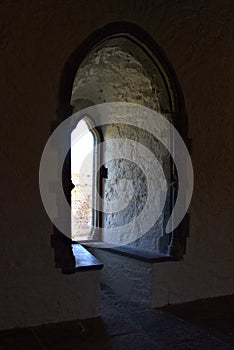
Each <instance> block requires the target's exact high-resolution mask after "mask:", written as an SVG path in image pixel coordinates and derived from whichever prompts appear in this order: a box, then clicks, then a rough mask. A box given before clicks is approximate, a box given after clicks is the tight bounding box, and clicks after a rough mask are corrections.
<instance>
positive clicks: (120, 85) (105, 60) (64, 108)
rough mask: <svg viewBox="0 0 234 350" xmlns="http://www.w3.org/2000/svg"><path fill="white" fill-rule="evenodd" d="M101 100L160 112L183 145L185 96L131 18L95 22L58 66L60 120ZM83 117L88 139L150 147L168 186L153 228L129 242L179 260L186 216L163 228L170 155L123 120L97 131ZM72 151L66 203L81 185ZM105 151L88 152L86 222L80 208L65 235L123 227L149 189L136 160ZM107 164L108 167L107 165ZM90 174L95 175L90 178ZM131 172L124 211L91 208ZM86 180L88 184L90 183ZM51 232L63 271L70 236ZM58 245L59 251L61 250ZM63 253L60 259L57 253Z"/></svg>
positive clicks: (172, 175)
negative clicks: (131, 193) (129, 194)
mask: <svg viewBox="0 0 234 350" xmlns="http://www.w3.org/2000/svg"><path fill="white" fill-rule="evenodd" d="M106 102H131V103H135V104H140V105H142V106H146V107H148V108H151V109H153V110H155V111H158V112H160V113H161V114H162V115H164V116H165V118H167V119H168V120H169V121H170V122H172V123H173V124H174V125H175V127H176V128H177V130H178V131H179V133H180V135H181V136H182V137H183V139H184V141H185V143H186V144H187V146H189V140H188V138H187V127H188V126H187V116H186V113H185V107H184V99H183V95H182V92H181V89H180V86H179V84H178V81H177V79H176V76H175V73H174V71H173V69H172V68H171V66H170V64H169V63H168V61H167V59H166V57H165V55H164V53H163V52H162V51H161V49H160V48H159V47H158V46H157V44H156V43H155V42H154V40H153V39H152V38H151V37H150V36H149V35H148V34H147V33H146V32H144V31H143V30H142V29H141V28H140V27H138V26H137V25H135V24H132V23H125V22H123V23H112V24H109V25H107V26H105V27H103V28H101V29H100V30H98V31H97V32H95V33H93V34H92V35H91V36H90V37H88V38H87V39H86V40H85V41H84V43H83V44H82V45H81V47H80V48H79V49H78V50H77V51H75V52H74V53H73V54H72V56H71V57H70V59H69V61H68V62H67V64H66V66H65V67H64V71H63V74H62V79H61V85H60V100H59V109H58V120H59V121H61V119H65V118H67V117H69V116H70V115H71V114H72V113H74V112H76V111H80V110H82V109H84V108H86V107H89V106H92V105H96V104H100V103H106ZM83 122H84V124H86V128H87V127H88V128H89V130H90V131H89V133H90V135H92V138H93V141H92V142H93V143H95V142H99V141H100V140H101V141H106V140H110V139H111V138H119V137H126V138H129V139H132V140H134V141H136V142H139V143H142V144H143V145H145V146H146V147H148V148H149V149H150V150H151V151H153V152H154V154H155V157H156V158H157V159H158V160H159V163H160V165H161V166H162V168H163V171H164V174H165V178H166V181H167V184H168V191H167V195H166V198H167V199H166V204H165V207H164V210H163V212H162V215H161V216H160V218H159V219H158V220H157V222H156V223H155V225H154V226H153V227H152V228H151V230H149V232H146V234H145V235H144V236H143V237H141V238H140V239H138V240H136V241H134V242H131V243H130V245H129V246H130V248H131V247H132V248H134V249H143V250H144V249H146V250H151V251H154V252H158V253H160V254H165V256H166V257H167V258H168V257H169V258H172V259H174V260H180V259H182V258H183V255H184V254H185V248H186V237H187V236H188V224H189V220H188V218H189V216H188V214H187V215H186V216H185V218H184V220H183V221H182V222H181V224H180V225H179V227H178V228H177V229H176V230H175V231H173V232H172V233H171V234H169V235H168V234H166V233H165V227H166V223H167V220H168V218H169V217H170V214H171V212H172V209H173V207H174V204H175V201H176V196H177V191H178V180H177V174H176V168H175V166H174V164H173V162H172V158H171V156H170V154H169V153H168V152H167V150H165V148H164V147H163V146H162V144H161V143H160V142H159V141H158V140H156V139H154V138H152V137H151V136H150V135H149V133H147V132H142V131H141V130H138V129H137V128H135V129H134V127H131V128H126V127H124V126H123V125H121V124H120V125H117V124H116V125H106V126H102V127H100V126H99V127H98V130H96V129H95V128H93V127H92V125H91V124H92V123H91V124H90V121H89V120H88V119H87V118H84V120H83ZM81 125H82V123H81V122H80V124H79V123H78V125H77V127H78V129H79V127H80V126H81ZM76 129H77V128H76ZM90 140H91V138H90ZM90 144H91V141H90ZM172 148H173V145H172ZM75 149H76V147H75V148H73V147H72V151H71V153H72V154H71V159H70V163H69V160H68V162H67V164H68V165H67V166H65V171H64V174H65V175H64V178H65V180H64V183H65V184H68V185H66V186H67V187H66V188H67V189H65V188H64V192H65V193H66V194H67V198H68V201H69V198H70V199H71V201H72V202H73V199H74V198H75V197H76V195H74V193H76V192H75V191H76V190H77V189H79V187H80V188H81V185H82V184H81V183H80V184H79V180H78V178H76V175H74V176H71V175H72V174H71V173H72V172H73V169H74V172H75V173H76V171H75V167H76V166H75V165H74V164H71V163H74V162H75V163H76V160H74V159H75V158H74V157H75V156H74V157H73V154H75V153H77V157H78V154H79V151H78V149H79V147H78V146H77V152H76V151H75ZM111 152H112V150H111V149H105V150H104V152H103V154H101V155H97V154H96V155H94V157H93V160H91V158H92V156H91V158H90V164H91V165H89V168H87V171H85V173H86V175H85V176H86V178H87V177H88V174H89V175H90V177H89V182H86V183H87V184H88V183H89V185H87V187H86V188H87V189H88V188H89V195H88V196H87V197H89V199H87V198H86V203H87V202H88V203H89V206H88V208H89V209H88V210H87V215H86V216H85V217H86V219H84V221H85V220H86V221H85V222H86V227H87V231H86V229H85V230H83V231H82V229H81V225H82V224H84V221H83V223H82V220H78V217H79V215H80V216H81V213H82V211H79V210H78V213H77V215H78V216H77V217H76V218H74V219H71V224H72V229H71V231H72V237H71V238H73V239H75V240H79V241H85V242H88V241H103V240H105V237H104V236H101V232H102V229H101V230H97V232H99V234H100V235H99V236H98V237H97V236H96V230H95V229H92V228H91V227H90V223H91V222H92V223H93V225H92V226H93V227H94V228H95V227H98V228H104V227H110V228H111V227H115V226H118V225H122V224H124V223H127V222H128V221H129V220H131V219H132V218H133V217H134V215H138V214H139V212H140V211H141V210H142V208H143V206H144V202H145V199H146V195H147V191H145V188H146V187H145V177H144V174H143V173H142V172H141V171H140V169H139V168H138V167H137V166H135V165H134V164H131V162H129V161H126V159H118V160H116V159H113V160H111V161H109V160H108V161H105V160H106V159H110V155H111ZM91 154H92V151H91ZM98 157H99V158H101V159H102V164H104V166H105V167H104V172H102V171H99V170H100V169H99V163H98V162H99V159H98ZM73 158H74V159H73ZM77 164H78V163H77ZM91 168H92V169H91ZM105 168H107V171H106V169H105ZM91 174H93V175H92V176H91ZM107 174H108V177H107V176H106V175H107ZM129 176H130V178H131V179H132V180H133V185H134V186H133V187H134V191H135V192H134V196H133V198H132V201H131V202H130V203H129V205H128V207H127V208H126V209H125V211H124V212H123V211H122V212H117V213H112V214H110V213H101V212H100V211H98V210H101V208H100V206H98V205H97V206H96V208H97V209H98V210H97V212H94V210H93V209H92V210H91V209H90V204H91V202H92V201H97V198H96V197H95V193H99V194H100V196H101V198H102V200H103V201H104V202H105V201H106V202H107V201H108V200H116V199H118V198H115V195H116V193H117V192H118V191H115V190H114V185H115V184H116V183H118V182H119V183H121V181H122V180H126V179H127V177H129ZM71 177H72V178H73V182H75V186H76V188H75V190H73V192H72V194H71V188H72V186H71V184H69V181H70V179H71ZM66 179H67V180H66ZM91 182H92V186H91V187H90V183H91ZM73 186H74V185H73ZM143 192H144V193H143ZM90 196H92V199H90ZM74 202H75V199H74ZM75 205H76V204H72V206H73V208H74V209H76V207H75ZM102 205H103V203H102ZM104 206H105V203H104ZM93 207H95V206H93ZM72 220H73V221H72ZM79 222H80V223H79ZM79 225H80V226H79ZM55 233H56V235H57V236H58V240H59V241H60V242H62V243H56V244H57V245H58V250H56V252H55V253H56V260H57V261H58V265H60V266H68V267H66V270H69V269H70V267H69V266H70V265H72V266H73V264H74V256H73V254H72V249H71V244H72V241H69V240H68V239H67V238H66V237H62V236H61V235H60V234H59V233H57V231H56V228H55ZM57 236H56V237H57ZM77 238H78V239H77ZM83 238H84V239H83ZM61 244H62V246H63V247H64V249H61ZM64 256H65V258H62V257H64ZM68 256H69V259H68ZM60 260H61V261H64V262H61V261H60Z"/></svg>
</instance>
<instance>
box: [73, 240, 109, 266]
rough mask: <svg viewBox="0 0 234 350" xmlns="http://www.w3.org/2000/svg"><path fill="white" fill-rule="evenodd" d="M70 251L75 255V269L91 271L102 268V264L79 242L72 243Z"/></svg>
mask: <svg viewBox="0 0 234 350" xmlns="http://www.w3.org/2000/svg"><path fill="white" fill-rule="evenodd" d="M72 251H73V255H74V257H75V271H93V270H101V269H102V268H103V264H102V263H101V262H100V261H99V260H98V259H96V258H95V257H94V256H93V255H92V254H91V253H90V252H89V251H88V250H87V249H85V248H84V247H83V246H82V245H81V244H79V243H74V244H72Z"/></svg>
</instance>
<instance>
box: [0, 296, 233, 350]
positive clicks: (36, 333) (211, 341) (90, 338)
mask: <svg viewBox="0 0 234 350" xmlns="http://www.w3.org/2000/svg"><path fill="white" fill-rule="evenodd" d="M233 308H234V296H231V297H222V298H215V299H208V300H203V301H198V302H193V303H188V304H182V305H175V306H168V307H166V308H163V309H160V310H151V309H147V308H144V307H141V306H139V305H136V304H133V303H130V302H128V301H126V300H124V299H123V298H121V297H119V296H117V295H116V294H114V293H113V292H112V291H111V290H108V289H103V290H102V308H101V317H100V318H96V319H90V320H85V321H72V322H66V323H60V324H57V325H47V326H40V327H32V328H27V329H19V330H10V331H2V332H0V350H13V349H14V350H29V349H30V350H48V349H51V350H55V349H57V350H111V349H113V350H125V349H127V350H132V349H133V350H172V349H173V350H189V349H190V350H192V349H194V350H231V349H234V337H233V324H234V322H233V321H234V320H233Z"/></svg>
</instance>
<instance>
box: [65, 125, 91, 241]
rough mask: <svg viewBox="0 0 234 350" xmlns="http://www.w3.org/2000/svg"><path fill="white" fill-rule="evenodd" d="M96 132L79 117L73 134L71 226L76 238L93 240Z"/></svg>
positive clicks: (76, 239)
mask: <svg viewBox="0 0 234 350" xmlns="http://www.w3.org/2000/svg"><path fill="white" fill-rule="evenodd" d="M95 141H96V140H95V134H94V133H92V132H91V131H90V128H89V124H88V123H87V121H86V120H85V118H84V119H82V120H80V121H79V122H78V124H77V126H76V128H75V129H74V130H73V131H72V134H71V176H72V183H73V185H74V186H75V187H74V188H73V190H72V192H71V214H72V215H71V221H72V222H71V229H72V239H73V240H75V241H80V242H81V241H87V240H92V239H93V237H94V230H93V224H94V222H95V219H96V218H95V211H94V210H93V202H94V201H95V164H96V162H95V153H94V146H95Z"/></svg>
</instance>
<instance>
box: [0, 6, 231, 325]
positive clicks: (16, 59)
mask: <svg viewBox="0 0 234 350" xmlns="http://www.w3.org/2000/svg"><path fill="white" fill-rule="evenodd" d="M232 10H233V8H232V1H228V0H225V1H217V0H216V1H207V2H204V1H196V2H194V1H185V0H183V1H104V0H100V1H91V0H88V1H75V0H74V1H73V0H71V1H54V0H50V1H45V2H43V1H41V2H37V1H29V0H28V1H3V2H2V3H1V26H0V38H1V46H0V50H1V51H0V57H1V58H0V59H1V72H0V74H1V78H0V84H1V86H0V91H1V94H2V99H1V104H0V110H1V123H2V127H1V169H2V173H1V185H2V191H1V203H2V206H1V256H0V259H1V281H2V282H1V288H2V291H1V297H0V298H1V301H0V305H1V310H3V311H1V314H2V315H3V316H2V320H1V322H2V323H1V328H7V327H13V326H16V325H18V326H23V325H28V324H37V323H42V322H45V323H47V322H50V321H56V320H57V321H59V320H63V319H72V318H76V317H80V316H81V317H88V316H93V315H95V314H97V309H96V307H97V304H98V301H97V300H98V296H97V295H94V298H93V297H92V296H91V295H90V299H88V300H89V301H88V303H87V302H86V303H85V302H84V296H83V295H84V293H86V292H87V290H86V289H87V288H86V286H88V284H89V283H91V282H90V280H91V279H90V276H91V275H82V276H81V275H79V276H78V274H76V275H74V276H70V278H69V279H67V277H64V276H63V275H62V274H61V273H60V271H58V270H56V269H55V268H54V262H53V250H52V249H51V248H50V242H49V241H50V234H51V233H52V225H51V223H50V221H49V219H48V217H47V216H46V213H45V211H44V208H43V205H42V203H41V199H40V194H39V188H38V168H39V163H40V157H41V153H42V150H43V147H44V145H45V143H46V141H47V138H48V137H49V134H50V127H51V121H53V120H55V119H56V109H57V107H58V93H59V81H60V77H61V72H62V69H63V67H64V65H65V63H66V62H67V60H68V57H69V56H70V55H71V54H72V52H73V51H74V50H76V49H77V47H79V45H80V44H81V43H82V41H83V40H84V39H85V38H86V37H87V36H88V35H89V34H91V33H92V32H93V31H95V30H96V29H98V28H100V27H102V26H104V25H105V24H107V23H110V22H114V21H129V22H134V23H136V24H138V25H139V26H141V27H142V28H143V29H144V30H145V31H146V32H148V34H150V35H151V36H152V37H153V38H154V40H155V41H156V42H157V44H158V45H159V46H160V47H161V48H162V49H163V50H164V52H165V54H166V56H167V57H168V59H169V61H170V62H171V64H172V66H173V68H174V70H175V72H176V74H177V77H178V80H179V82H180V85H181V87H182V90H183V93H184V97H185V104H186V109H187V113H188V119H189V136H190V137H191V138H192V145H193V152H192V161H193V166H194V173H195V188H194V195H193V200H192V203H191V208H190V214H191V229H190V239H189V243H188V250H187V256H188V257H189V258H190V259H191V260H190V261H191V264H190V265H191V274H192V273H193V270H195V269H196V263H194V265H193V261H202V263H204V270H203V271H202V273H201V276H202V277H201V278H202V279H203V280H202V283H205V281H206V276H208V275H209V276H212V281H213V284H214V286H215V291H214V292H213V294H215V295H219V294H230V293H232V292H233V280H232V268H233V260H232V256H233V235H232V228H233V226H232V225H231V219H230V218H231V214H232V211H231V198H232V197H233V193H231V182H232V172H231V160H232V147H231V140H232V138H231V136H232V135H231V132H232V131H231V123H232V114H231V112H232V111H233V97H232V96H233V93H232V92H233V91H232V90H233V86H232V85H231V82H232V80H233V79H232V74H233V70H232V57H233V50H232V34H233V33H232V28H233V26H232V21H233V19H232ZM200 268H202V266H200ZM188 271H189V269H188ZM204 271H205V272H204ZM179 273H180V272H179ZM181 273H183V272H181ZM181 276H182V277H181V278H182V279H184V278H185V279H186V278H187V277H186V276H187V275H185V276H183V275H181ZM97 278H98V277H97V275H94V279H96V280H97ZM197 283H198V284H199V283H200V281H199V276H198V281H197ZM198 287H199V286H198ZM93 290H94V289H93ZM212 290H213V289H212V287H211V288H210V289H209V292H207V294H209V295H207V296H212ZM92 293H94V291H93V292H92ZM94 294H95V293H94ZM200 294H201V293H200ZM200 294H199V296H200ZM86 295H87V294H86ZM187 298H189V296H188V297H187ZM191 298H192V297H191ZM180 301H181V302H182V301H183V300H180ZM87 304H89V305H87ZM81 305H82V306H81Z"/></svg>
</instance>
